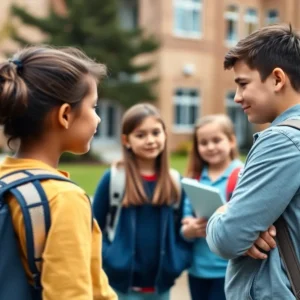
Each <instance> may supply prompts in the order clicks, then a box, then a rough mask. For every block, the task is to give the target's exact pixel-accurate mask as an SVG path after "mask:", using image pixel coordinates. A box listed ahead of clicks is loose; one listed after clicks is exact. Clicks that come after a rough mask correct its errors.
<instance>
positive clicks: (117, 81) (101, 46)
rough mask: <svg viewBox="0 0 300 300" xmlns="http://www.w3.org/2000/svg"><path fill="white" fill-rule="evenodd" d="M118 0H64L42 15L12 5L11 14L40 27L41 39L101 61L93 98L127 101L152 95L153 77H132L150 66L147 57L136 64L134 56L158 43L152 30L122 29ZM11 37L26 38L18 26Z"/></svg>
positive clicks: (150, 98) (125, 104)
mask: <svg viewBox="0 0 300 300" xmlns="http://www.w3.org/2000/svg"><path fill="white" fill-rule="evenodd" d="M118 1H120V0H101V1H99V0H89V1H86V0H65V2H66V7H67V13H66V14H65V15H58V14H57V13H55V11H54V10H53V8H51V9H50V13H49V15H48V16H47V17H46V18H38V17H36V16H33V15H31V14H30V13H29V12H27V11H26V10H25V9H23V8H21V7H18V6H16V5H14V6H13V7H12V15H13V16H17V17H18V18H19V19H21V21H22V22H23V23H24V24H26V25H30V26H34V27H37V28H38V29H40V30H41V32H42V33H44V34H45V36H47V38H46V39H45V41H43V43H47V44H50V45H55V46H74V47H78V48H80V49H82V50H83V51H84V52H85V53H86V54H87V55H88V56H90V57H92V58H94V59H96V60H97V61H99V62H103V63H105V64H106V65H107V67H108V75H109V76H108V79H106V80H104V81H103V82H102V84H101V88H100V89H99V98H105V99H111V100H113V101H116V102H118V103H120V104H121V105H122V106H123V107H128V106H131V105H133V104H135V103H138V102H141V101H153V100H155V93H154V85H155V83H156V82H157V79H155V78H152V79H144V80H137V79H136V78H140V76H138V75H139V74H143V73H144V72H147V71H150V70H151V68H152V67H153V62H146V63H142V64H137V63H134V61H135V59H136V58H137V57H140V55H143V54H149V53H152V52H154V51H155V50H157V49H158V47H159V43H158V42H157V40H156V39H155V38H154V37H153V36H145V34H144V32H143V30H141V29H139V28H137V29H130V30H128V29H124V28H122V27H121V26H120V22H119V17H118V16H119V14H118V5H119V2H118ZM13 39H14V40H15V41H17V42H19V43H20V44H21V45H28V44H30V42H28V41H27V40H26V39H25V38H24V37H22V36H21V35H20V34H18V30H14V33H13ZM144 74H145V73H144Z"/></svg>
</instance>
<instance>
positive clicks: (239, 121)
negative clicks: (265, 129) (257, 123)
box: [226, 91, 252, 148]
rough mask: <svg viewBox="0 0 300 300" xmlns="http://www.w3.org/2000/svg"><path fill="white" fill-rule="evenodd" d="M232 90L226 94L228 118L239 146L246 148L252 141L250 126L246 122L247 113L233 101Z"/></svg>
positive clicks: (233, 93) (233, 94)
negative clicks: (232, 125)
mask: <svg viewBox="0 0 300 300" xmlns="http://www.w3.org/2000/svg"><path fill="white" fill-rule="evenodd" d="M234 96H235V92H234V91H229V92H228V93H227V95H226V110H227V114H228V116H229V118H230V119H231V121H232V122H233V124H234V128H235V134H236V137H237V141H238V145H239V147H240V148H247V147H248V146H249V144H251V143H252V128H251V125H250V123H249V122H248V118H247V115H246V114H245V113H244V112H243V110H242V108H241V106H240V105H239V104H237V103H235V102H234Z"/></svg>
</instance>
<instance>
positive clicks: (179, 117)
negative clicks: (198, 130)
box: [174, 88, 200, 131]
mask: <svg viewBox="0 0 300 300" xmlns="http://www.w3.org/2000/svg"><path fill="white" fill-rule="evenodd" d="M199 102H200V100H199V92H198V90H197V89H186V88H179V89H177V90H176V91H175V95H174V129H175V130H183V131H186V130H188V131H189V130H191V129H193V128H194V125H195V123H196V121H197V119H198V115H199Z"/></svg>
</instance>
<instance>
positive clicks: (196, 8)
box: [173, 0, 203, 39]
mask: <svg viewBox="0 0 300 300" xmlns="http://www.w3.org/2000/svg"><path fill="white" fill-rule="evenodd" d="M178 9H181V10H185V13H186V12H188V13H189V14H191V15H193V12H198V18H199V24H198V25H199V28H198V31H197V30H186V29H182V28H180V29H179V28H177V25H178V23H177V18H176V17H177V10H178ZM191 19H192V18H190V19H189V20H188V21H190V20H191ZM192 25H194V24H192ZM173 34H174V35H175V36H176V37H180V38H187V39H200V38H201V37H202V35H203V0H199V2H195V0H173Z"/></svg>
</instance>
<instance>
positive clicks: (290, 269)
mask: <svg viewBox="0 0 300 300" xmlns="http://www.w3.org/2000/svg"><path fill="white" fill-rule="evenodd" d="M277 126H288V127H292V128H295V129H297V130H300V120H299V119H288V120H285V121H283V122H282V123H279V124H278V125H277ZM274 225H275V227H276V240H277V245H278V250H279V254H280V257H281V259H282V261H283V264H284V266H285V269H286V273H287V276H288V278H289V281H290V284H291V287H292V291H293V294H294V295H295V297H296V299H300V262H299V260H298V258H297V254H296V251H295V248H294V245H293V242H292V239H291V236H290V233H289V230H288V225H287V223H286V221H285V220H284V218H283V216H282V215H281V216H280V217H279V218H278V219H277V220H276V221H275V223H274Z"/></svg>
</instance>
